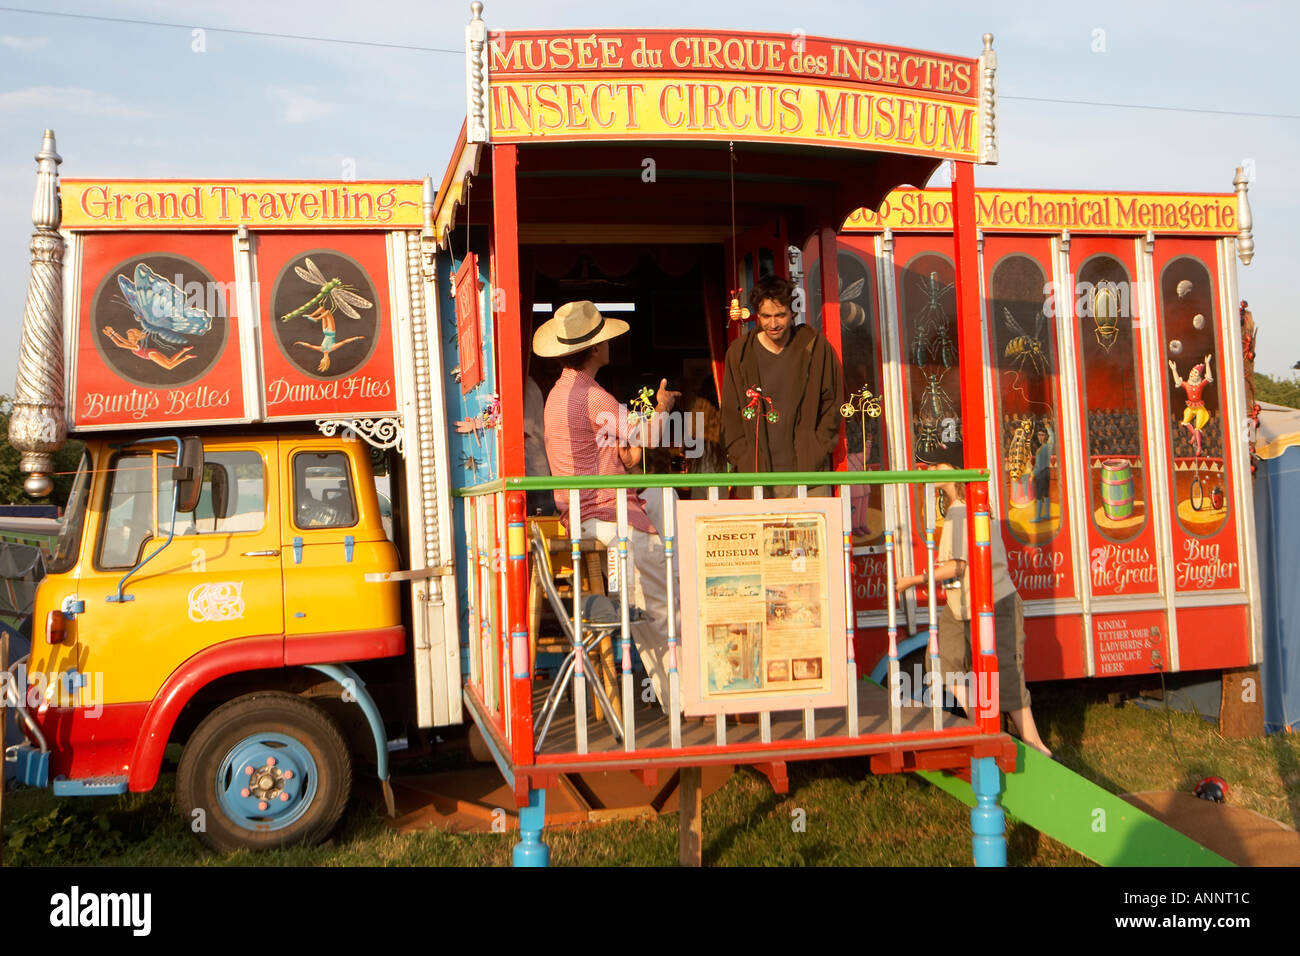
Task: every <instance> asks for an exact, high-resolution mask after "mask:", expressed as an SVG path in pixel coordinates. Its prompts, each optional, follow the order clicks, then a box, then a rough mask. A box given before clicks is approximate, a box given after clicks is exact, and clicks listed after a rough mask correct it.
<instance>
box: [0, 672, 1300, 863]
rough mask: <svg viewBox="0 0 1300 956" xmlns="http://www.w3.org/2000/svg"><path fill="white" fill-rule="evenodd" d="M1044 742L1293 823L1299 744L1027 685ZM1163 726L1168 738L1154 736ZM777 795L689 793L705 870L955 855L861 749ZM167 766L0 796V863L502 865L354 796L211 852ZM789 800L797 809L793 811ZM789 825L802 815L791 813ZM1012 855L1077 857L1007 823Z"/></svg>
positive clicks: (1156, 784)
mask: <svg viewBox="0 0 1300 956" xmlns="http://www.w3.org/2000/svg"><path fill="white" fill-rule="evenodd" d="M1034 712H1035V715H1036V717H1037V718H1038V723H1039V727H1040V729H1041V730H1042V731H1043V734H1044V737H1045V739H1046V740H1047V741H1048V743H1049V744H1050V745H1051V746H1052V747H1053V748H1054V749H1055V750H1056V752H1057V753H1058V754H1059V755H1060V756H1061V758H1062V760H1063V762H1064V763H1065V764H1066V765H1067V766H1069V767H1070V768H1071V769H1073V770H1075V771H1076V772H1078V773H1080V774H1082V775H1083V776H1085V777H1087V778H1088V779H1090V780H1092V781H1094V782H1095V783H1098V784H1099V785H1101V786H1103V787H1105V788H1106V789H1108V790H1111V791H1112V792H1115V793H1123V792H1132V791H1140V790H1186V791H1190V790H1191V789H1192V788H1193V787H1194V786H1195V784H1196V782H1197V781H1199V780H1200V779H1201V778H1203V777H1206V776H1210V775H1214V776H1219V777H1222V778H1224V779H1225V780H1227V781H1228V783H1229V785H1230V787H1231V790H1230V793H1229V798H1228V799H1229V802H1230V803H1233V804H1236V805H1238V806H1244V807H1248V808H1250V809H1252V810H1255V811H1257V812H1259V813H1262V814H1264V815H1266V816H1269V817H1272V818H1274V819H1277V820H1281V821H1283V822H1285V823H1287V824H1289V825H1292V826H1295V825H1297V822H1298V821H1300V741H1298V740H1297V739H1296V738H1295V737H1292V736H1273V737H1269V738H1265V739H1252V740H1224V739H1222V738H1221V737H1219V735H1218V733H1217V731H1216V729H1215V726H1214V725H1213V724H1210V723H1207V722H1205V721H1203V720H1201V719H1200V718H1198V717H1196V716H1194V715H1191V714H1184V713H1173V714H1171V715H1170V716H1169V718H1168V722H1167V718H1166V715H1165V714H1164V713H1162V712H1159V711H1150V710H1144V709H1141V708H1139V707H1136V706H1134V705H1132V704H1127V705H1125V706H1123V707H1118V708H1117V707H1113V706H1111V705H1109V704H1108V703H1107V702H1106V700H1105V699H1104V696H1099V694H1098V692H1097V691H1096V690H1091V691H1090V690H1089V689H1088V685H1081V684H1073V685H1059V686H1056V687H1045V688H1043V689H1036V690H1035V698H1034ZM1170 723H1171V724H1172V737H1173V742H1174V743H1175V744H1176V746H1177V749H1178V754H1179V756H1177V757H1176V756H1175V754H1174V750H1173V747H1172V746H1171V743H1170V732H1171V731H1170ZM789 776H790V792H789V793H788V794H785V795H776V794H774V793H773V792H772V789H771V787H770V786H769V785H768V784H767V781H766V778H764V777H763V776H761V775H760V774H758V773H756V772H754V771H751V770H748V769H744V770H740V771H738V772H737V773H736V774H735V775H733V776H732V778H731V779H730V780H729V781H728V782H727V784H726V785H725V786H724V787H723V788H722V789H721V790H719V791H718V792H716V793H715V794H713V795H712V796H710V797H709V798H708V799H707V800H706V801H705V804H704V838H705V843H704V860H705V863H706V864H707V865H713V866H839V865H851V866H966V865H969V863H970V825H969V816H968V811H967V810H966V808H965V807H964V806H962V805H961V804H960V803H958V802H957V801H956V800H953V799H952V798H950V797H948V796H946V795H945V794H943V793H942V792H940V791H939V790H938V789H936V788H935V787H932V786H930V785H929V784H927V783H924V782H923V781H920V780H919V779H917V778H915V777H912V776H910V775H902V776H898V775H891V776H872V775H871V774H870V773H868V771H867V763H866V761H865V760H840V761H833V762H830V761H828V762H818V763H799V764H791V765H790V768H789ZM171 797H172V775H171V774H165V775H164V778H163V781H162V783H161V784H160V786H159V787H158V788H156V789H155V791H154V792H152V793H148V794H131V795H127V796H123V797H97V798H85V799H65V800H56V799H54V798H53V797H51V796H49V795H48V793H47V792H44V791H42V792H37V791H17V792H10V793H9V794H7V795H6V797H5V851H4V852H5V863H6V864H8V865H35V866H39V865H65V866H66V865H110V866H250V865H288V866H353V865H366V866H505V865H508V864H509V862H510V851H511V847H512V846H513V844H514V842H515V840H516V837H515V835H514V834H512V833H508V834H500V833H498V834H461V835H452V834H447V833H443V832H440V831H429V832H423V833H414V834H397V833H394V832H392V831H390V830H388V829H387V828H386V827H385V826H384V823H383V819H382V818H381V817H380V816H379V815H378V814H376V812H375V811H374V809H373V808H372V807H370V806H369V805H368V804H365V803H364V802H362V801H354V802H353V804H352V806H350V807H349V809H348V812H347V814H346V815H345V817H344V820H343V823H342V825H341V827H340V828H339V831H338V832H337V834H336V835H335V837H334V838H333V839H332V840H331V841H330V842H329V843H328V844H327V845H325V846H320V847H310V848H301V847H300V848H295V849H290V850H283V851H276V852H271V853H265V854H257V855H253V854H249V853H235V854H228V855H219V854H214V853H211V852H209V851H207V850H205V849H204V848H202V847H201V846H200V845H199V843H198V841H197V840H196V839H194V837H193V835H192V834H191V833H190V832H189V829H188V824H187V822H186V821H185V820H183V819H182V818H181V817H180V816H179V814H177V813H176V811H175V809H174V808H173V805H172V799H171ZM799 811H802V813H800V812H799ZM801 822H802V827H800V826H799V824H800V823H801ZM545 839H546V842H547V843H548V845H549V846H550V848H551V857H552V862H553V863H554V864H557V865H575V866H670V865H674V864H675V863H676V861H677V840H678V833H677V817H676V816H675V815H672V816H665V817H661V818H659V819H657V820H652V821H648V822H615V823H610V824H605V825H601V826H592V827H586V828H581V829H556V830H550V831H548V832H547V834H546V837H545ZM1007 850H1008V854H1007V855H1008V861H1009V862H1010V863H1011V864H1012V865H1014V866H1080V865H1088V861H1087V860H1086V859H1084V858H1083V857H1081V856H1079V855H1078V854H1077V853H1074V852H1073V851H1072V850H1070V849H1069V848H1067V847H1065V846H1063V845H1062V844H1060V843H1057V842H1056V841H1055V840H1052V839H1051V838H1049V837H1046V836H1043V835H1041V834H1039V833H1038V832H1037V831H1035V830H1032V829H1031V828H1029V827H1027V826H1025V825H1024V824H1021V823H1018V822H1016V821H1015V820H1009V821H1008V827H1007Z"/></svg>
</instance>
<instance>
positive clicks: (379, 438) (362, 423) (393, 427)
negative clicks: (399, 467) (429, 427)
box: [316, 418, 406, 457]
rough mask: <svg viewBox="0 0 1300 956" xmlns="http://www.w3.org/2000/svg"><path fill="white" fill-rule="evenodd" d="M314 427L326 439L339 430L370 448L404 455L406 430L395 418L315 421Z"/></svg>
mask: <svg viewBox="0 0 1300 956" xmlns="http://www.w3.org/2000/svg"><path fill="white" fill-rule="evenodd" d="M316 427H317V428H318V429H320V433H321V434H322V435H324V436H325V437H326V438H333V437H334V436H335V435H337V434H338V432H339V429H340V428H341V429H344V436H345V437H346V436H347V435H348V434H352V435H355V436H356V437H357V438H360V439H361V440H362V441H364V442H365V443H366V444H367V445H369V446H370V447H371V448H378V449H379V450H380V451H387V450H388V449H390V448H396V449H397V453H398V454H399V455H402V456H403V457H405V455H406V430H405V429H404V428H403V427H402V423H401V421H400V420H399V419H396V418H329V419H317V420H316Z"/></svg>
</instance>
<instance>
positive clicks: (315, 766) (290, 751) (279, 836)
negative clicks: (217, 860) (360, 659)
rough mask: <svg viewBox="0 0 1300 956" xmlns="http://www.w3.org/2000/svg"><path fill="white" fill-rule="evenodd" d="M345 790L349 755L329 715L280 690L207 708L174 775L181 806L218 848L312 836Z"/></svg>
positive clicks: (342, 801) (327, 823)
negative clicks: (211, 710)
mask: <svg viewBox="0 0 1300 956" xmlns="http://www.w3.org/2000/svg"><path fill="white" fill-rule="evenodd" d="M351 789H352V762H351V759H350V758H349V756H348V751H347V746H346V745H345V744H344V742H343V737H342V735H341V734H340V733H339V731H338V728H337V727H336V726H335V725H334V722H333V721H332V720H331V719H330V718H329V717H328V716H327V715H326V714H325V713H324V712H323V711H322V710H320V708H318V707H316V706H314V705H312V704H310V703H308V702H307V701H305V700H303V699H302V698H301V697H295V696H294V695H293V694H285V693H280V692H266V693H258V694H250V695H249V696H247V697H240V698H237V699H235V700H232V701H230V702H229V703H226V704H223V705H222V706H220V707H218V708H217V709H216V710H214V711H213V712H212V713H211V714H209V715H208V716H207V717H206V718H205V719H204V720H203V722H202V723H201V724H199V726H198V728H197V729H195V731H194V734H193V736H192V737H190V740H189V742H188V743H187V744H186V745H185V750H184V753H183V754H182V755H181V762H180V768H179V770H178V772H177V776H176V800H177V803H178V804H179V805H180V809H181V813H182V814H183V815H184V816H185V817H186V820H187V821H188V822H189V823H190V826H191V828H192V829H193V830H194V831H195V833H196V834H197V835H198V837H199V839H200V840H202V841H203V842H204V843H206V844H207V845H208V846H210V847H212V849H214V850H219V851H222V852H228V851H232V850H242V849H250V850H265V849H270V848H273V847H281V846H289V845H291V844H296V843H308V844H310V843H319V842H320V841H322V840H324V839H325V838H326V837H327V836H329V834H330V832H331V831H332V830H333V829H334V827H335V826H336V825H337V824H338V822H339V818H340V817H341V816H342V815H343V810H344V808H345V807H346V806H347V802H348V796H349V794H350V792H351Z"/></svg>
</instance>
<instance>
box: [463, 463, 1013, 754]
mask: <svg viewBox="0 0 1300 956" xmlns="http://www.w3.org/2000/svg"><path fill="white" fill-rule="evenodd" d="M818 477H821V478H822V480H824V479H825V478H829V477H831V476H830V475H823V476H817V475H813V474H805V473H789V474H770V475H763V476H761V478H759V477H758V476H750V475H707V476H706V475H672V476H655V475H649V476H639V475H638V476H619V477H613V476H605V477H602V478H596V477H595V476H593V477H591V478H577V479H574V478H569V479H564V478H524V479H518V478H512V479H507V480H504V481H495V482H490V483H488V484H485V485H480V486H478V487H475V488H466V489H461V490H460V492H459V493H460V494H461V495H462V496H463V497H465V498H466V499H467V500H466V502H465V507H466V512H465V515H466V531H467V535H466V555H467V558H468V562H467V567H468V568H470V569H472V573H470V574H467V575H466V579H465V585H464V586H465V598H466V605H467V609H468V613H469V634H470V641H469V649H468V650H469V675H468V680H467V683H468V684H469V685H470V687H471V688H472V689H473V690H474V692H475V694H476V696H477V698H478V700H479V701H480V702H481V706H480V707H477V708H474V710H475V712H476V713H477V714H478V715H479V716H481V717H486V718H487V719H489V720H490V722H491V723H492V725H493V727H494V728H495V729H496V731H498V733H499V735H500V736H501V738H502V739H503V740H504V742H505V743H506V744H507V750H508V752H510V753H513V754H516V755H519V754H524V755H526V756H527V758H528V759H535V757H534V753H535V751H534V749H533V740H532V732H531V727H532V719H533V715H532V714H531V713H527V714H521V713H519V712H518V710H519V707H520V706H522V704H519V703H515V701H520V700H531V698H530V697H529V696H527V695H523V696H516V694H515V689H516V688H517V687H521V686H523V687H527V686H530V683H529V682H530V681H531V678H532V675H531V673H530V674H528V675H526V676H525V675H524V674H523V673H522V669H521V668H520V667H519V666H518V662H517V661H515V660H514V659H513V658H512V652H513V651H514V650H515V649H516V644H515V643H514V640H513V639H510V638H508V637H507V635H518V634H519V633H520V630H521V628H524V627H526V624H525V623H524V622H523V621H522V620H517V618H521V617H526V614H521V613H520V611H519V610H518V608H519V607H522V606H524V605H522V604H518V602H514V601H510V600H507V599H506V597H507V596H508V595H510V594H512V592H510V591H508V590H507V589H508V588H513V587H515V586H516V585H515V583H514V580H513V578H511V577H510V576H509V575H507V573H506V570H505V568H506V562H502V561H499V560H498V556H500V555H503V554H506V553H510V552H509V551H508V547H507V546H508V542H507V537H506V535H507V530H506V529H507V524H506V520H505V513H506V511H505V508H506V495H507V494H513V493H518V492H522V491H526V490H559V491H561V492H567V496H568V506H569V508H568V512H569V514H568V518H569V521H568V529H567V536H568V544H569V548H568V551H569V555H570V558H571V560H572V563H573V582H572V588H573V590H572V609H571V613H572V629H573V634H574V645H575V646H574V647H573V660H572V663H571V665H570V667H571V672H570V673H568V674H567V675H566V678H565V679H566V681H569V682H570V683H569V686H571V687H572V692H573V719H574V734H573V738H572V746H573V749H574V751H575V752H576V753H577V754H580V755H589V754H591V753H592V750H591V747H592V738H591V736H590V734H589V729H588V723H589V720H590V716H591V711H590V705H589V701H588V697H587V694H588V692H589V691H591V692H592V693H593V695H596V696H599V697H602V698H603V694H598V693H597V689H596V688H595V687H594V685H593V683H592V682H593V681H596V682H599V681H600V680H601V674H600V673H599V672H593V668H592V666H591V664H590V663H589V661H588V658H587V654H586V650H585V648H584V646H583V645H584V643H585V641H584V638H585V637H586V635H584V614H583V610H584V609H583V604H584V593H583V592H584V589H583V584H582V562H583V559H584V557H585V556H586V554H585V552H584V550H583V546H584V541H583V537H582V530H581V529H582V518H583V516H582V503H581V494H580V492H581V491H582V490H583V489H589V488H599V487H604V488H609V489H612V490H614V491H615V494H616V501H617V506H616V521H615V523H614V529H613V530H614V535H613V540H612V542H611V543H612V544H613V545H614V550H615V553H616V571H617V574H618V609H619V617H618V633H617V641H618V651H619V653H618V659H619V671H620V674H619V675H618V676H619V678H620V690H621V693H620V695H619V698H617V699H621V703H622V711H623V713H622V719H621V720H618V719H617V718H614V719H613V720H611V721H610V722H609V723H610V725H611V728H612V729H613V738H614V742H602V744H600V745H599V746H598V748H597V749H598V751H600V752H608V751H609V750H610V749H611V748H612V747H617V741H618V739H619V738H621V742H622V747H621V748H619V749H622V750H623V751H624V752H627V753H630V752H633V751H635V750H636V749H637V725H636V704H637V699H638V694H637V689H638V688H637V686H636V684H635V680H634V675H633V670H632V659H633V654H632V647H633V639H632V616H633V615H632V612H633V604H634V602H635V591H634V568H635V559H634V557H633V555H632V553H631V550H632V549H631V547H630V543H631V542H630V538H631V533H632V532H631V525H630V523H629V519H628V494H629V492H630V491H631V490H632V489H633V488H634V487H639V486H647V488H648V489H649V490H648V491H647V494H653V493H656V492H657V493H658V494H659V495H661V496H662V502H663V508H662V516H661V518H660V522H661V524H662V527H661V528H659V529H658V530H659V531H660V537H661V538H662V539H663V543H664V558H663V560H664V562H665V568H664V570H665V577H666V580H667V599H668V605H669V607H670V608H674V609H675V608H676V607H677V602H678V598H679V596H680V590H681V584H680V582H679V580H678V578H677V575H676V574H675V573H674V567H673V562H674V560H675V558H676V556H677V554H678V553H679V547H678V544H679V538H680V534H679V529H678V527H677V525H676V509H675V503H676V496H675V494H674V492H673V490H672V489H673V488H674V487H695V488H705V489H706V490H707V497H708V499H709V500H710V501H718V500H720V498H722V497H723V492H724V489H725V488H726V487H727V486H729V485H730V486H741V487H750V488H752V489H753V490H752V496H753V498H754V500H755V501H756V502H761V501H762V500H763V499H764V490H763V485H760V484H758V483H757V482H758V481H760V480H761V481H763V482H765V483H766V484H767V485H769V486H775V485H778V484H781V485H789V486H793V487H794V488H795V489H796V493H797V496H798V498H800V499H806V498H807V497H808V487H809V486H808V483H807V482H808V481H809V480H810V479H816V478H818ZM834 478H835V479H836V484H837V485H838V486H839V492H838V493H839V496H840V499H841V503H840V509H841V510H840V516H841V519H842V521H843V528H842V547H841V551H842V554H841V560H842V561H843V564H844V602H845V614H844V625H845V630H844V644H843V653H844V655H845V658H844V660H845V664H846V670H847V677H848V681H847V684H848V696H847V701H846V706H845V710H844V718H845V719H844V723H843V725H842V728H841V729H840V730H837V731H835V732H834V733H835V734H836V735H837V736H842V735H847V736H848V737H858V736H860V735H861V734H862V726H861V718H860V714H859V696H860V690H859V686H858V680H857V678H858V670H857V659H856V648H855V643H854V636H855V632H856V629H857V621H858V619H857V609H855V608H854V606H853V584H852V569H853V540H852V528H851V526H850V521H851V515H852V508H851V491H852V488H853V487H854V486H856V485H880V486H881V492H882V506H883V512H882V513H883V517H884V527H883V543H884V552H885V576H886V582H885V584H886V587H885V589H884V591H885V595H886V602H885V605H886V606H885V611H886V620H887V635H888V649H887V660H888V679H887V695H886V696H887V700H888V705H887V706H888V726H889V733H890V734H893V735H898V734H901V733H902V728H903V712H902V707H903V704H904V701H903V697H902V675H901V672H900V660H899V653H898V651H899V636H898V631H899V626H900V620H899V615H900V614H901V613H902V612H903V610H904V608H903V607H902V606H901V605H900V603H899V597H898V593H897V581H898V577H899V575H900V573H901V571H902V565H901V564H900V560H901V558H902V555H901V552H900V548H899V543H900V541H902V540H903V535H902V532H901V530H900V528H899V526H898V524H897V522H898V519H899V504H900V500H901V499H900V498H899V486H900V485H902V486H904V487H907V486H910V485H912V484H922V485H925V486H926V487H925V491H924V494H923V495H922V500H923V502H924V505H923V508H922V516H921V517H922V521H923V524H924V532H925V549H926V550H925V554H926V557H925V562H926V573H925V581H926V585H927V611H928V615H927V616H928V622H929V623H928V627H929V641H928V647H927V657H928V659H929V664H930V669H931V672H932V674H934V675H935V676H933V677H931V678H930V679H929V680H930V684H929V686H930V688H931V697H930V710H931V715H930V720H929V721H928V723H929V724H930V725H931V728H932V729H933V730H935V731H942V730H943V729H944V727H943V720H944V713H943V698H944V694H943V681H942V675H941V674H940V661H939V656H938V613H939V608H938V606H937V602H936V596H937V587H936V584H935V580H934V575H935V570H936V568H935V563H936V538H937V529H936V524H937V508H936V505H935V496H934V491H933V489H932V488H930V487H929V485H931V484H932V483H933V482H935V481H937V480H940V477H939V476H937V475H935V474H934V473H933V472H915V473H912V472H905V473H900V472H875V473H872V472H856V473H851V474H850V473H846V472H839V473H836V474H835V475H834ZM800 479H802V481H800ZM942 479H943V480H953V479H956V480H967V481H970V480H987V476H985V475H984V474H983V473H982V472H966V473H962V472H954V471H948V472H945V473H944V474H943V475H942ZM570 483H572V484H574V485H575V487H567V485H569V484H570ZM761 507H762V506H761V505H756V509H755V510H756V511H757V510H761ZM829 544H830V542H827V545H828V546H829ZM832 554H833V552H832V551H831V550H830V549H829V547H828V549H827V550H826V551H825V552H824V553H822V554H819V555H818V556H817V557H816V558H812V557H811V556H809V557H807V558H805V560H831V559H832ZM533 559H534V555H533V554H532V552H531V550H529V552H528V560H529V561H531V560H533ZM981 624H982V625H983V626H982V627H981V628H979V630H980V631H984V630H988V631H989V632H990V633H991V628H990V627H988V625H987V624H986V623H985V622H981ZM665 636H666V637H667V649H666V654H665V657H664V660H663V669H664V670H665V671H666V676H667V688H666V692H667V694H668V698H669V700H668V707H667V711H668V730H669V733H668V741H667V749H669V750H679V749H681V748H682V746H683V741H682V736H683V719H682V712H681V708H682V692H681V664H682V654H681V651H682V644H681V624H680V621H679V617H678V615H677V613H675V612H674V613H670V614H668V621H667V634H666V635H665ZM980 637H984V635H983V634H980ZM988 643H990V644H991V641H989V642H988ZM977 650H984V651H985V653H986V654H987V649H985V648H983V647H980V648H977ZM530 666H531V662H530ZM986 666H987V665H986ZM512 681H513V682H515V683H513V684H512V683H511V682H512ZM520 681H523V682H524V684H522V685H521V684H519V682H520ZM507 690H509V691H510V692H507ZM662 690H663V689H662V688H661V691H662ZM560 692H561V693H562V692H563V688H561V689H560ZM910 703H911V702H910V701H909V702H908V704H909V705H910ZM594 706H596V707H599V706H600V703H599V702H598V701H597V702H596V703H595V704H594ZM605 706H606V707H608V708H609V709H610V710H611V715H612V714H613V709H614V708H612V707H610V704H609V703H606V705H605ZM817 713H818V712H817V711H814V710H812V709H805V710H803V711H802V712H801V717H802V720H801V724H802V727H801V728H800V729H801V731H802V732H801V733H800V734H799V736H800V737H801V738H802V740H803V741H816V739H817V737H816V730H817V724H816V718H817ZM821 713H823V714H825V711H822V712H821ZM758 716H759V741H760V742H761V743H762V744H772V743H773V713H772V712H771V711H761V712H760V713H759V715H758ZM643 717H644V715H643ZM652 725H653V720H652ZM659 726H662V725H659ZM525 729H527V730H528V733H527V738H528V739H527V744H526V746H521V741H520V739H519V737H520V735H521V734H522V732H523V730H525ZM790 729H792V728H789V727H788V725H787V729H786V730H784V731H783V736H782V739H781V741H779V742H781V743H784V744H785V745H789V743H790V742H791V739H792V738H791V736H790ZM542 732H543V733H544V729H543V730H542ZM740 737H741V739H742V740H743V739H745V734H744V733H743V732H742V733H741V734H740ZM543 739H544V738H543V736H542V734H539V735H538V746H539V747H540V746H541V745H542V742H543ZM609 739H610V738H609V737H608V736H606V737H605V738H604V741H609ZM749 739H750V740H752V737H750V738H749ZM714 740H715V742H716V744H717V745H718V746H720V747H722V746H726V745H727V743H728V734H727V721H726V720H725V719H722V718H719V719H717V720H716V721H715V722H714Z"/></svg>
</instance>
